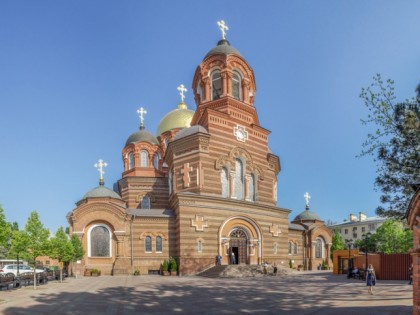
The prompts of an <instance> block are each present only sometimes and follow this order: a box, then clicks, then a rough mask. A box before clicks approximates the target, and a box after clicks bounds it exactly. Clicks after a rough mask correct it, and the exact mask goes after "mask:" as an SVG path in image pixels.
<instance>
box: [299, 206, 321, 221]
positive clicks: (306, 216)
mask: <svg viewBox="0 0 420 315" xmlns="http://www.w3.org/2000/svg"><path fill="white" fill-rule="evenodd" d="M304 220H312V221H313V220H318V221H322V220H321V218H320V217H319V216H318V215H317V214H316V213H315V212H312V211H309V208H307V209H306V210H305V211H303V212H301V213H300V214H298V215H297V216H296V218H295V219H294V220H293V221H304Z"/></svg>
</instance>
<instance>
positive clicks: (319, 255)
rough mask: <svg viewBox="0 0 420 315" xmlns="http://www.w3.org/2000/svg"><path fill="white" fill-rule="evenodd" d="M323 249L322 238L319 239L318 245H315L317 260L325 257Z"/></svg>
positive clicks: (317, 240)
mask: <svg viewBox="0 0 420 315" xmlns="http://www.w3.org/2000/svg"><path fill="white" fill-rule="evenodd" d="M322 247H323V244H322V240H321V239H320V238H317V239H316V243H315V257H316V258H322V256H323V255H322V254H323V253H322Z"/></svg>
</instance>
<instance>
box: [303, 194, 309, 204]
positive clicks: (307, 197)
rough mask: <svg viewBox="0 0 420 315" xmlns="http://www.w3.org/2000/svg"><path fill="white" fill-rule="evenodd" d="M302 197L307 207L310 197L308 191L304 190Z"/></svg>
mask: <svg viewBox="0 0 420 315" xmlns="http://www.w3.org/2000/svg"><path fill="white" fill-rule="evenodd" d="M303 197H304V198H305V200H306V206H307V207H309V199H311V196H309V193H308V192H306V193H305V194H304V195H303Z"/></svg>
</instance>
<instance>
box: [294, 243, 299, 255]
mask: <svg viewBox="0 0 420 315" xmlns="http://www.w3.org/2000/svg"><path fill="white" fill-rule="evenodd" d="M297 253H298V244H297V243H294V244H293V255H297Z"/></svg>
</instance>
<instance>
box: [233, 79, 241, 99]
mask: <svg viewBox="0 0 420 315" xmlns="http://www.w3.org/2000/svg"><path fill="white" fill-rule="evenodd" d="M232 96H233V97H234V98H236V99H237V100H240V99H241V76H240V75H239V73H238V72H233V75H232Z"/></svg>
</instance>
